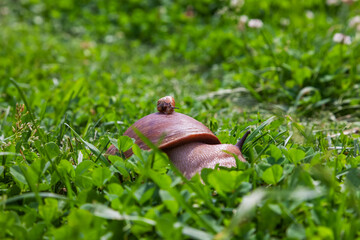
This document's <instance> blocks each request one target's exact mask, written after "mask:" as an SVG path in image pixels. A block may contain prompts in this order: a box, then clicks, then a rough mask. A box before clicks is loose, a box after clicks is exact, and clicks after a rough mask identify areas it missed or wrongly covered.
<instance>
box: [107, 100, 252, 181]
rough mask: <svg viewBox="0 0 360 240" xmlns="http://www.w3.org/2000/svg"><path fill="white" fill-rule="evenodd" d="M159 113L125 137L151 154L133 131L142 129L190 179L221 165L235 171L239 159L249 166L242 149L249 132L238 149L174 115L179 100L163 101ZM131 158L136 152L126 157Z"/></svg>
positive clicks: (113, 149)
mask: <svg viewBox="0 0 360 240" xmlns="http://www.w3.org/2000/svg"><path fill="white" fill-rule="evenodd" d="M157 109H158V111H159V112H157V113H152V114H150V115H147V116H145V117H143V118H141V119H139V120H138V121H136V122H135V123H134V124H133V125H132V126H130V127H129V128H128V129H127V130H126V131H125V133H124V135H126V136H129V137H131V138H134V139H135V143H136V144H137V145H138V146H139V147H140V148H141V149H146V150H148V149H149V147H148V146H147V145H146V144H145V143H144V142H143V141H142V140H141V139H140V138H139V137H138V136H137V134H136V133H135V132H134V130H133V128H136V129H138V130H139V131H140V132H141V133H142V134H143V135H144V136H145V137H147V138H148V139H149V140H150V141H151V142H152V143H154V144H158V143H159V142H160V141H161V143H160V145H159V148H160V149H161V150H162V151H164V152H165V153H166V154H167V155H168V157H169V159H170V160H171V161H172V162H173V163H174V165H175V166H176V167H177V168H178V169H179V170H180V172H182V173H183V174H184V176H185V177H186V178H188V179H190V178H192V177H193V176H194V175H195V174H196V173H199V172H201V170H202V169H203V168H215V166H216V165H217V164H219V166H224V167H235V166H236V160H235V158H234V156H233V155H232V154H234V155H236V156H237V157H238V158H239V160H240V161H243V162H245V159H244V157H243V155H242V153H241V148H242V145H243V144H244V142H245V139H246V137H247V136H248V135H249V133H250V132H249V131H248V132H247V133H245V135H244V136H243V137H242V138H241V139H240V141H239V142H238V143H237V144H236V145H232V144H221V142H220V140H219V139H218V138H217V137H216V136H215V135H214V134H213V133H212V132H211V131H210V129H208V128H207V127H206V126H205V125H204V124H202V123H200V122H199V121H197V120H195V119H193V118H192V117H189V116H187V115H185V114H181V113H177V112H174V109H176V107H175V100H174V98H173V97H171V96H166V97H163V98H161V99H159V101H158V103H157ZM117 153H118V150H117V148H116V147H115V146H114V145H111V146H110V147H109V149H108V150H107V152H106V154H110V155H115V154H117ZM124 154H125V157H126V158H128V157H130V156H131V155H132V150H131V149H130V150H128V151H126V152H125V153H124Z"/></svg>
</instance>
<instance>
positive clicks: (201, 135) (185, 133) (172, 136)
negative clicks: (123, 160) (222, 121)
mask: <svg viewBox="0 0 360 240" xmlns="http://www.w3.org/2000/svg"><path fill="white" fill-rule="evenodd" d="M133 128H136V129H138V130H139V131H140V132H141V133H142V134H143V135H144V136H145V137H147V138H148V139H149V140H150V141H151V142H152V143H154V144H155V145H157V144H159V143H160V145H159V148H160V149H167V148H173V147H176V146H179V145H183V144H186V143H189V142H202V143H207V144H220V141H219V139H218V138H217V137H216V136H215V135H214V134H213V133H212V132H211V131H210V130H209V129H208V128H207V127H206V126H205V125H204V124H202V123H201V122H199V121H197V120H195V119H193V118H191V117H189V116H187V115H185V114H181V113H177V112H173V113H172V114H162V113H153V114H150V115H147V116H145V117H143V118H141V119H139V120H138V121H136V122H135V123H134V124H133V125H132V126H130V127H129V128H128V129H127V130H126V132H125V133H124V135H126V136H129V137H131V138H134V139H135V143H136V144H137V145H138V146H139V147H140V148H142V149H149V147H148V146H147V145H146V144H145V143H144V142H143V141H142V140H141V139H140V138H139V137H138V136H137V134H136V133H135V132H134V130H133ZM160 141H161V142H160ZM131 154H132V153H130V152H127V153H126V154H125V155H126V157H128V156H131Z"/></svg>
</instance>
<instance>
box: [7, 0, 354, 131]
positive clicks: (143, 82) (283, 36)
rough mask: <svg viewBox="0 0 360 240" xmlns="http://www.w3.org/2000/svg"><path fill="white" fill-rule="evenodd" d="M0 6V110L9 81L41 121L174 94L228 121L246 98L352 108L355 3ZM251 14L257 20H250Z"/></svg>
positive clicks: (136, 105)
mask: <svg viewBox="0 0 360 240" xmlns="http://www.w3.org/2000/svg"><path fill="white" fill-rule="evenodd" d="M0 4H1V5H0V8H1V11H0V14H1V18H0V19H1V20H0V24H1V30H0V31H1V32H0V44H1V49H0V62H1V67H0V79H1V86H0V88H1V103H0V104H1V105H0V106H1V109H2V111H4V109H6V108H7V105H8V104H10V105H11V106H15V103H16V102H18V101H19V100H18V95H17V93H16V91H15V88H14V87H13V86H12V85H11V84H9V81H8V79H9V78H13V79H15V80H16V81H18V82H20V83H22V87H24V89H26V94H27V96H28V97H29V99H31V104H32V106H33V107H34V108H35V109H36V111H37V112H38V113H40V112H42V113H43V117H44V118H45V119H48V121H51V119H55V118H56V117H55V116H54V115H59V114H60V115H61V114H64V111H65V110H66V109H64V105H66V106H67V105H68V107H67V110H73V111H72V112H73V114H74V115H75V116H72V121H73V122H76V123H78V124H80V125H82V124H84V122H86V121H87V119H88V117H89V116H90V117H93V119H94V120H95V119H98V118H99V117H102V118H103V120H102V121H105V122H110V121H115V119H117V120H122V121H125V122H126V121H127V120H128V119H133V118H135V116H139V115H143V114H145V113H148V112H152V111H154V101H156V99H157V98H158V97H159V96H163V95H174V96H175V98H176V99H177V102H178V106H181V108H182V111H184V112H186V113H191V115H193V116H196V115H198V114H200V115H201V114H206V115H213V114H214V113H216V112H219V111H224V112H225V113H224V114H226V116H229V117H234V116H233V114H234V113H235V114H238V113H241V112H242V109H243V108H245V107H249V106H250V107H254V106H255V107H259V106H260V108H261V109H267V110H269V109H270V110H272V111H280V113H285V114H289V113H294V114H297V115H300V116H303V115H305V116H314V115H319V110H325V111H329V112H330V113H331V114H330V115H333V116H332V117H335V118H336V117H340V118H341V117H343V116H347V118H348V119H350V120H351V119H353V120H354V118H355V119H356V117H358V116H359V113H358V112H355V111H354V110H356V109H358V107H359V103H360V100H359V97H358V93H359V90H360V89H359V87H360V86H359V82H360V77H359V72H360V65H359V60H360V47H359V46H360V45H359V33H358V31H357V30H359V29H357V25H355V26H349V24H350V21H351V19H352V18H353V17H355V16H356V15H357V14H359V11H360V10H359V9H360V7H359V6H360V5H359V2H357V1H356V2H352V1H348V3H343V2H341V1H328V2H326V1H322V0H307V1H295V0H294V1H275V0H274V1H254V0H247V1H241V0H232V1H226V0H218V1H209V0H202V1H187V0H182V1H166V0H163V1H160V0H159V1H156V0H151V1H139V0H130V1H115V0H108V1H97V0H91V1H90V0H79V1H75V0H73V1H72V0H61V1H50V0H44V1H40V0H11V1H2V2H1V3H0ZM246 18H247V19H248V20H246ZM250 19H260V20H261V21H262V22H263V27H262V28H250V27H249V25H248V24H249V21H250ZM244 20H245V21H244ZM336 33H343V34H345V35H349V36H350V37H351V44H350V45H347V44H343V43H336V42H334V41H333V37H334V35H335V34H336ZM222 89H228V90H229V91H225V92H223V91H221V90H222ZM219 90H220V92H218V94H216V93H215V95H206V94H208V93H209V92H213V91H219ZM212 96H215V97H212ZM69 101H70V102H69ZM68 102H69V103H68ZM204 106H205V107H204ZM44 108H45V109H44ZM204 112H205V113H204ZM320 112H321V111H320ZM90 113H91V114H90ZM349 115H350V116H349ZM224 116H225V115H224ZM204 117H205V116H204ZM320 117H321V115H320ZM326 117H327V118H328V117H329V116H326ZM205 118H206V117H205ZM51 124H52V123H48V126H50V125H51Z"/></svg>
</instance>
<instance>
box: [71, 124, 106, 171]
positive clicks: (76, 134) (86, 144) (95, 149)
mask: <svg viewBox="0 0 360 240" xmlns="http://www.w3.org/2000/svg"><path fill="white" fill-rule="evenodd" d="M64 124H65V126H67V127H68V128H70V130H71V131H72V132H73V133H74V134H75V136H76V137H77V138H78V139H80V141H81V142H82V143H83V144H85V146H87V147H88V148H89V149H90V151H91V152H92V153H94V154H95V156H96V157H97V158H100V160H101V161H102V163H103V164H104V165H105V166H106V167H109V166H110V163H109V161H108V160H107V159H106V158H105V157H104V156H103V155H102V153H101V152H100V151H99V149H97V148H96V147H95V146H94V145H92V144H91V143H89V142H87V141H85V140H84V139H82V138H81V137H80V135H79V134H78V133H77V132H75V130H74V129H72V128H71V127H70V126H69V125H68V124H67V123H64Z"/></svg>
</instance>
